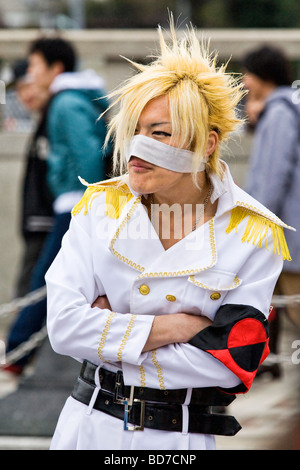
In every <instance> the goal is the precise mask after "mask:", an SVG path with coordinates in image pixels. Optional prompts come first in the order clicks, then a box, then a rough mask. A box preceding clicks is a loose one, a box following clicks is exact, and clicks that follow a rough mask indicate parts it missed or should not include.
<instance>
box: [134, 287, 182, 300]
mask: <svg viewBox="0 0 300 470" xmlns="http://www.w3.org/2000/svg"><path fill="white" fill-rule="evenodd" d="M139 291H140V294H142V295H148V294H149V292H150V287H149V286H147V284H142V285H141V286H140V287H139ZM166 299H167V300H168V301H169V302H175V301H176V297H175V295H171V294H168V295H166Z"/></svg>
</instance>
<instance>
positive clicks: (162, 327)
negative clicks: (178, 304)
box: [92, 295, 212, 352]
mask: <svg viewBox="0 0 300 470" xmlns="http://www.w3.org/2000/svg"><path fill="white" fill-rule="evenodd" d="M92 307H98V308H100V309H105V308H106V309H109V310H111V306H110V303H109V301H108V299H107V297H106V295H103V296H100V297H98V298H97V299H96V300H95V301H94V303H93V304H92ZM211 324H212V321H211V320H209V318H207V317H203V316H199V315H189V314H187V313H174V314H170V315H159V316H156V317H155V318H154V321H153V323H152V328H151V331H150V334H149V336H148V339H147V341H146V343H145V346H144V348H143V352H147V351H151V350H153V349H156V348H160V347H162V346H166V345H167V344H171V343H187V342H188V341H190V340H191V339H192V338H193V337H194V336H195V335H196V334H197V333H199V332H200V331H201V330H203V329H204V328H206V327H207V326H210V325H211Z"/></svg>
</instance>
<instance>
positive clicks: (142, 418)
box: [114, 371, 145, 431]
mask: <svg viewBox="0 0 300 470" xmlns="http://www.w3.org/2000/svg"><path fill="white" fill-rule="evenodd" d="M122 380H123V377H122V372H119V371H118V372H117V377H116V386H115V399H114V401H115V403H119V404H120V405H124V428H123V429H124V431H143V430H144V422H145V402H144V401H143V400H139V399H138V398H133V396H134V385H131V387H130V396H129V398H125V397H122V396H120V387H121V386H122ZM133 403H140V404H141V409H140V424H139V425H131V424H128V418H129V413H130V409H131V407H132V405H133Z"/></svg>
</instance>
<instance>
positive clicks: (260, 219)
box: [226, 206, 292, 261]
mask: <svg viewBox="0 0 300 470" xmlns="http://www.w3.org/2000/svg"><path fill="white" fill-rule="evenodd" d="M245 217H248V222H247V225H246V228H245V231H244V233H243V236H242V242H246V243H249V242H251V241H252V243H253V245H256V246H257V247H258V248H262V246H263V242H264V243H265V246H266V248H267V249H268V235H269V230H271V232H272V239H273V247H274V253H275V254H278V255H281V256H282V258H283V260H288V261H291V259H292V258H291V256H290V253H289V249H288V246H287V243H286V239H285V235H284V231H283V227H284V226H285V227H287V228H292V227H288V226H286V225H285V224H284V223H283V222H281V221H280V219H278V220H277V218H275V217H274V219H273V220H272V219H271V218H269V217H268V216H267V215H266V214H263V213H259V212H256V211H255V210H252V209H250V208H249V207H241V206H237V207H235V208H234V209H232V211H231V217H230V222H229V225H228V227H227V229H226V233H230V232H231V231H232V230H233V229H235V230H236V232H237V227H238V225H239V224H240V223H241V222H242V220H244V219H245Z"/></svg>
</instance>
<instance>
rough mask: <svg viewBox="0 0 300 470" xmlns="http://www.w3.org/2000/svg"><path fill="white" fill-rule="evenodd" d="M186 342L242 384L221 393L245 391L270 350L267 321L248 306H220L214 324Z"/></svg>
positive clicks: (257, 311)
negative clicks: (218, 363)
mask: <svg viewBox="0 0 300 470" xmlns="http://www.w3.org/2000/svg"><path fill="white" fill-rule="evenodd" d="M189 343H190V344H191V345H193V346H195V347H197V348H199V349H202V350H203V351H205V352H207V353H209V354H211V355H212V356H214V357H215V358H216V359H218V360H219V361H221V362H222V363H223V364H224V365H225V366H226V367H228V369H230V370H231V371H232V372H233V373H234V374H235V375H237V377H239V378H240V380H241V381H242V384H240V385H238V386H237V387H234V388H231V389H223V391H224V392H227V393H246V392H248V390H249V389H250V387H251V385H252V382H253V380H254V377H255V375H256V372H257V369H258V367H259V365H260V364H261V363H262V362H263V361H264V360H265V358H266V357H267V355H268V354H269V352H270V351H269V330H268V320H267V318H266V317H265V315H263V314H262V313H261V312H260V311H259V310H257V309H256V308H254V307H251V306H250V305H235V304H227V305H223V306H222V307H220V308H219V310H218V311H217V313H216V316H215V319H214V322H213V324H212V325H211V326H209V327H207V328H205V329H204V330H202V331H200V332H199V333H198V334H197V335H196V336H194V337H193V338H192V339H191V340H190V341H189Z"/></svg>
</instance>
